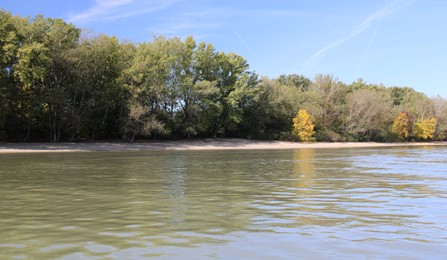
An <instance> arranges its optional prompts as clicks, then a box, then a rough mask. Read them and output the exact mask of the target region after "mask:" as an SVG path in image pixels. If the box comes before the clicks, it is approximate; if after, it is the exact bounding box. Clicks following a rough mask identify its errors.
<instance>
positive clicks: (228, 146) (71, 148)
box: [0, 139, 447, 153]
mask: <svg viewBox="0 0 447 260" xmlns="http://www.w3.org/2000/svg"><path fill="white" fill-rule="evenodd" d="M440 145H444V146H447V142H433V143H372V142H371V143H351V142H346V143H296V142H284V141H254V140H245V139H218V140H214V139H205V140H193V141H157V142H152V141H150V142H138V143H133V144H130V143H121V142H97V143H54V144H53V143H0V153H42V152H82V151H151V150H256V149H258V150H261V149H303V148H314V149H317V148H367V147H393V146H440Z"/></svg>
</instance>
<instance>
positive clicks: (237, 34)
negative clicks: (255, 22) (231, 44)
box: [230, 26, 256, 57]
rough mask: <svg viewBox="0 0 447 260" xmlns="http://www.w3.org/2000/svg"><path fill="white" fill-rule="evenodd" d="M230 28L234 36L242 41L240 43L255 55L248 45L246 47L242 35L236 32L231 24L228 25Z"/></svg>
mask: <svg viewBox="0 0 447 260" xmlns="http://www.w3.org/2000/svg"><path fill="white" fill-rule="evenodd" d="M230 28H231V30H232V31H233V32H234V34H236V36H237V37H238V38H239V40H240V41H241V42H242V44H243V45H244V46H245V48H247V50H248V51H249V52H250V54H251V55H252V56H253V57H255V56H256V55H255V54H254V53H253V52H252V51H251V49H250V47H248V45H247V43H246V42H245V41H244V39H242V37H241V36H240V35H239V33H237V31H236V29H234V28H233V26H230Z"/></svg>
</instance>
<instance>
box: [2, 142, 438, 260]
mask: <svg viewBox="0 0 447 260" xmlns="http://www.w3.org/2000/svg"><path fill="white" fill-rule="evenodd" d="M446 256H447V147H411V148H410V147H399V148H374V149H316V150H313V149H301V150H270V151H267V150H254V151H245V150H244V151H236V150H235V151H149V152H80V153H45V154H0V259H145V258H150V257H155V258H157V259H172V258H175V259H185V258H187V259H213V258H217V259H272V258H275V259H297V258H299V259H334V258H336V259H343V258H360V259H382V258H383V259H442V258H444V259H445V257H446Z"/></svg>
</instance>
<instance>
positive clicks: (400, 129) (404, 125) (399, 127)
mask: <svg viewBox="0 0 447 260" xmlns="http://www.w3.org/2000/svg"><path fill="white" fill-rule="evenodd" d="M391 132H392V133H393V134H394V135H395V136H396V137H397V138H398V139H399V140H406V139H408V138H409V137H410V133H411V125H410V119H409V118H408V114H407V113H405V112H400V113H399V115H398V116H397V117H396V119H395V120H394V123H393V126H392V127H391Z"/></svg>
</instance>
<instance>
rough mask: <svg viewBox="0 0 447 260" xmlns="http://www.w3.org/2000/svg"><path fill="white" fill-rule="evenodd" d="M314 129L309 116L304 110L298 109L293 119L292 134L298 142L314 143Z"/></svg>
mask: <svg viewBox="0 0 447 260" xmlns="http://www.w3.org/2000/svg"><path fill="white" fill-rule="evenodd" d="M314 128H315V124H314V122H313V120H312V117H311V115H310V114H309V113H308V112H307V111H306V110H304V109H300V110H299V111H298V113H297V114H296V116H295V117H294V118H293V134H294V135H295V136H296V137H298V139H299V140H300V141H303V142H309V141H314V138H313V135H314V134H315V131H314Z"/></svg>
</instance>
